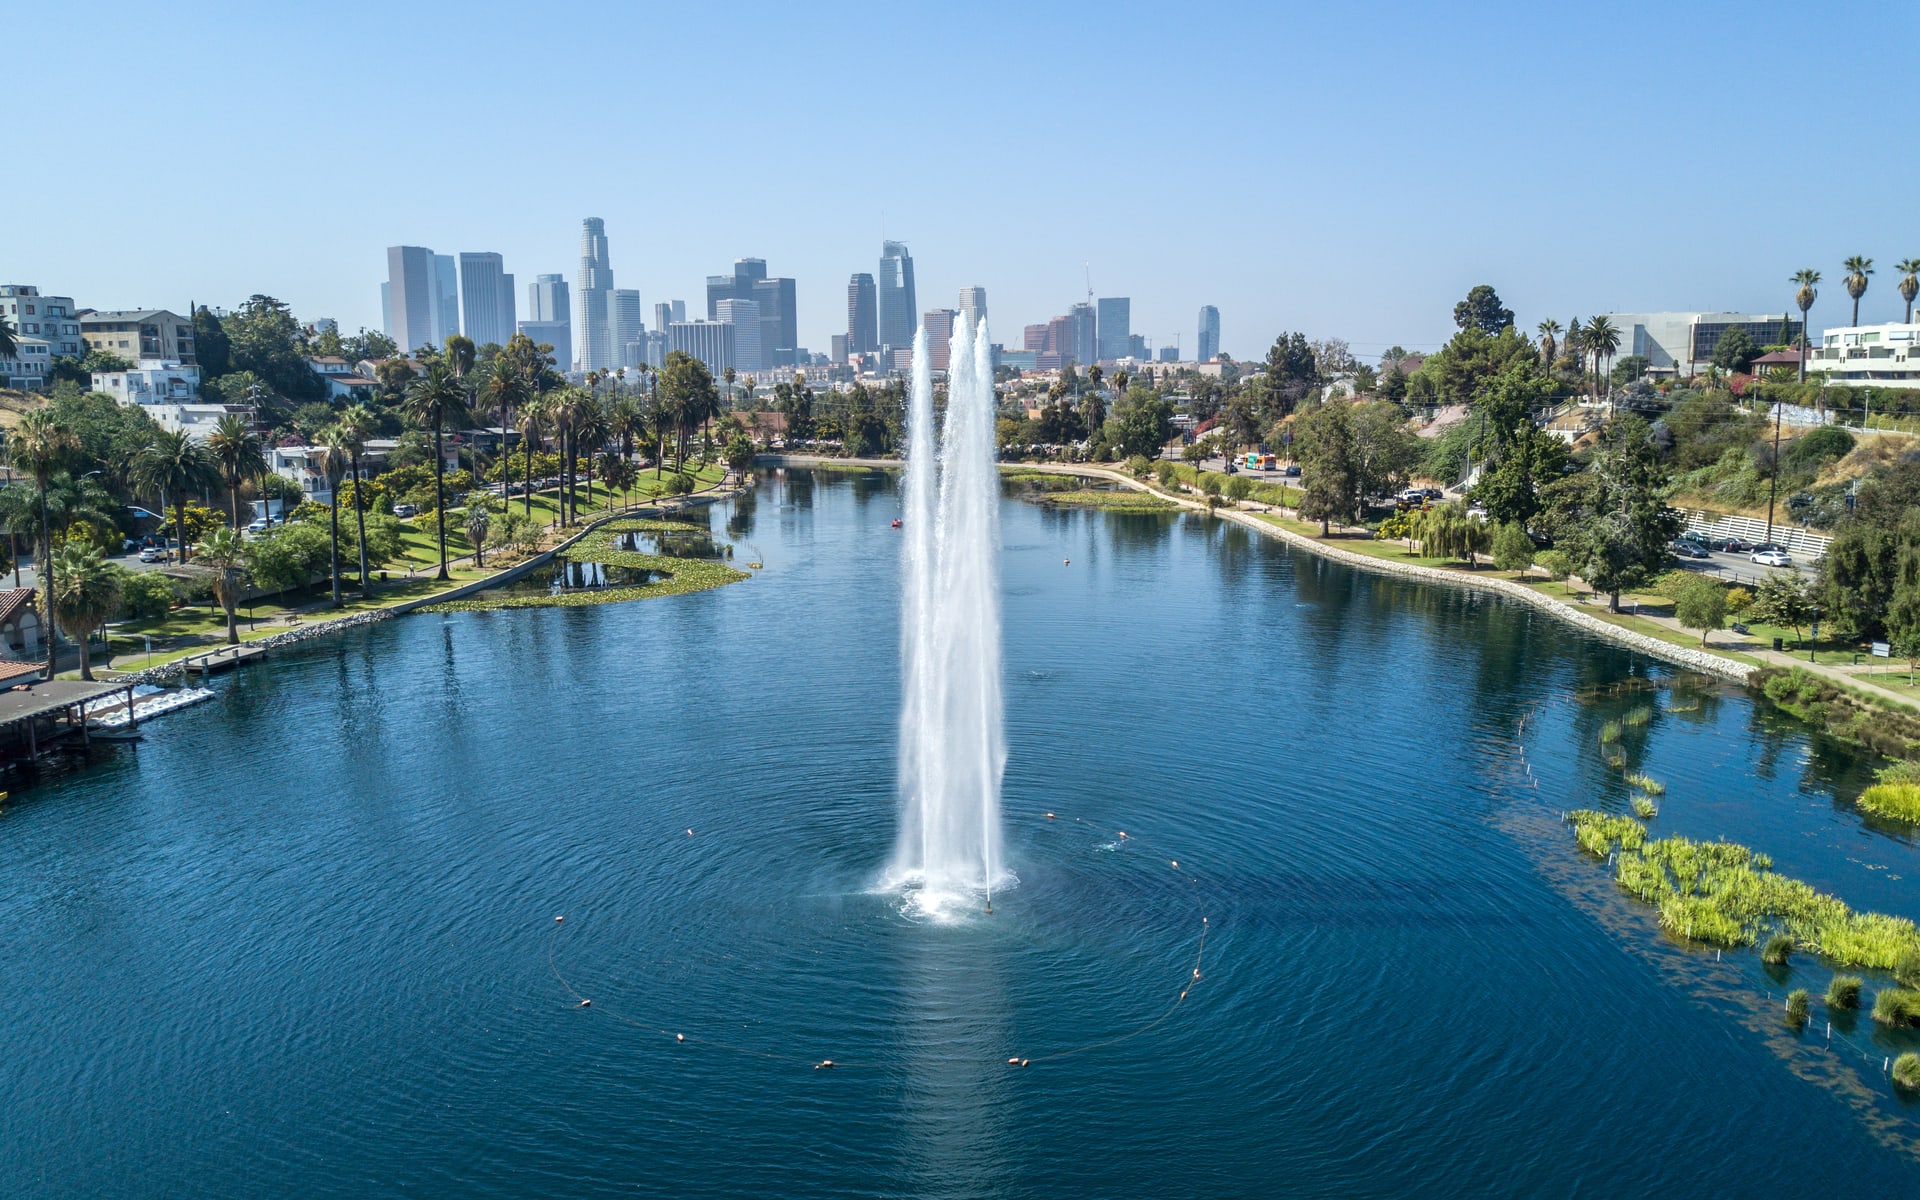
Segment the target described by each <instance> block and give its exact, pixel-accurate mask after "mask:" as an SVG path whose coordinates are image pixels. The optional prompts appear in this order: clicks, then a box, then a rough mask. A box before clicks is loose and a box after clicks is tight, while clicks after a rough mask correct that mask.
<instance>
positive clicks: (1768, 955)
mask: <svg viewBox="0 0 1920 1200" xmlns="http://www.w3.org/2000/svg"><path fill="white" fill-rule="evenodd" d="M1791 957H1793V939H1792V938H1790V937H1788V936H1787V935H1786V934H1784V933H1776V934H1774V935H1773V936H1772V937H1770V938H1768V939H1767V944H1766V945H1765V946H1764V947H1763V948H1762V949H1761V951H1760V961H1761V962H1763V963H1769V964H1771V965H1773V966H1776V967H1783V966H1785V965H1786V964H1787V959H1789V958H1791Z"/></svg>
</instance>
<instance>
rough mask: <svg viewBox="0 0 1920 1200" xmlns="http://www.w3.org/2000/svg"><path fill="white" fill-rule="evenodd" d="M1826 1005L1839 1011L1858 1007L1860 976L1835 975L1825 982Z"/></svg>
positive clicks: (1847, 1010) (1849, 1010)
mask: <svg viewBox="0 0 1920 1200" xmlns="http://www.w3.org/2000/svg"><path fill="white" fill-rule="evenodd" d="M1827 1007H1828V1008H1831V1009H1835V1010H1838V1011H1841V1012H1851V1011H1852V1010H1854V1009H1857V1008H1859V1007H1860V977H1859V976H1858V975H1835V976H1834V977H1833V980H1832V982H1830V983H1828V984H1827Z"/></svg>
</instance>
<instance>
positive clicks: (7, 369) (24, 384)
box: [0, 337, 53, 391]
mask: <svg viewBox="0 0 1920 1200" xmlns="http://www.w3.org/2000/svg"><path fill="white" fill-rule="evenodd" d="M13 340H14V343H15V345H16V346H17V347H18V348H17V349H16V350H14V352H13V357H12V358H0V384H4V386H6V387H10V388H19V389H20V390H22V391H39V390H41V389H42V388H44V387H46V386H47V368H49V367H51V366H52V365H53V344H52V343H51V342H49V341H47V339H45V338H34V337H16V338H14V339H13Z"/></svg>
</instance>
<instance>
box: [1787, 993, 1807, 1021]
mask: <svg viewBox="0 0 1920 1200" xmlns="http://www.w3.org/2000/svg"><path fill="white" fill-rule="evenodd" d="M1806 1023H1807V989H1805V988H1795V989H1793V990H1792V991H1791V992H1788V993H1787V1024H1789V1025H1791V1026H1793V1027H1794V1028H1795V1029H1801V1028H1804V1027H1805V1026H1806Z"/></svg>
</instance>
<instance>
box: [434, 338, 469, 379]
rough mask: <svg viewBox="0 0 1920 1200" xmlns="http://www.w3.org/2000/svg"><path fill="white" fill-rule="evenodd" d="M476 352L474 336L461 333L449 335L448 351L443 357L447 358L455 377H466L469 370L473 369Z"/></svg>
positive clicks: (447, 341)
mask: <svg viewBox="0 0 1920 1200" xmlns="http://www.w3.org/2000/svg"><path fill="white" fill-rule="evenodd" d="M475 353H477V352H476V351H475V349H474V346H473V339H472V338H470V337H468V336H466V335H465V334H460V333H450V334H448V335H447V340H446V352H445V354H444V355H443V356H442V357H444V358H445V359H446V362H447V366H448V367H450V368H451V369H452V371H453V377H454V378H455V379H465V378H466V377H467V372H469V371H471V370H473V358H474V355H475Z"/></svg>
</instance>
